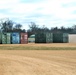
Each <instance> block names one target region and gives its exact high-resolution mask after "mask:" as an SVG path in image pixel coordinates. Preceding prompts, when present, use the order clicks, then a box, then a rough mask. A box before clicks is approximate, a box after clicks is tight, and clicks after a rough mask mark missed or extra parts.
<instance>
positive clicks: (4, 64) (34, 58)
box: [0, 44, 76, 75]
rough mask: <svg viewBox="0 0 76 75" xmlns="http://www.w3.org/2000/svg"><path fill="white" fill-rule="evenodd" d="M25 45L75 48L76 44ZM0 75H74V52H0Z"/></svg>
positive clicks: (75, 52) (75, 66)
mask: <svg viewBox="0 0 76 75" xmlns="http://www.w3.org/2000/svg"><path fill="white" fill-rule="evenodd" d="M26 45H28V46H52V47H67V46H68V47H75V46H76V44H26ZM26 45H25V46H26ZM13 46H16V45H13ZM20 46H22V45H20ZM0 75H76V50H0Z"/></svg>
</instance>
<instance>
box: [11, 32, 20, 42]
mask: <svg viewBox="0 0 76 75" xmlns="http://www.w3.org/2000/svg"><path fill="white" fill-rule="evenodd" d="M19 43H20V34H19V33H17V32H16V33H15V32H14V33H12V44H19Z"/></svg>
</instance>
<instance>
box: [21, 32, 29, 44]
mask: <svg viewBox="0 0 76 75" xmlns="http://www.w3.org/2000/svg"><path fill="white" fill-rule="evenodd" d="M27 43H28V35H27V33H21V44H27Z"/></svg>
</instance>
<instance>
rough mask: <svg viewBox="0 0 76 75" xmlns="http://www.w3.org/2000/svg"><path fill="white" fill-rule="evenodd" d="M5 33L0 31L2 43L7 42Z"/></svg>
mask: <svg viewBox="0 0 76 75" xmlns="http://www.w3.org/2000/svg"><path fill="white" fill-rule="evenodd" d="M6 37H7V35H6V33H2V44H7V38H6Z"/></svg>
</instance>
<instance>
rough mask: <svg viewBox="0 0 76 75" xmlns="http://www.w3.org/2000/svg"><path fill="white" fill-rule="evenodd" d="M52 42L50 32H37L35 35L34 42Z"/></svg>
mask: <svg viewBox="0 0 76 75" xmlns="http://www.w3.org/2000/svg"><path fill="white" fill-rule="evenodd" d="M51 42H53V35H52V33H49V32H47V33H44V32H41V33H37V34H36V35H35V43H51Z"/></svg>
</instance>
